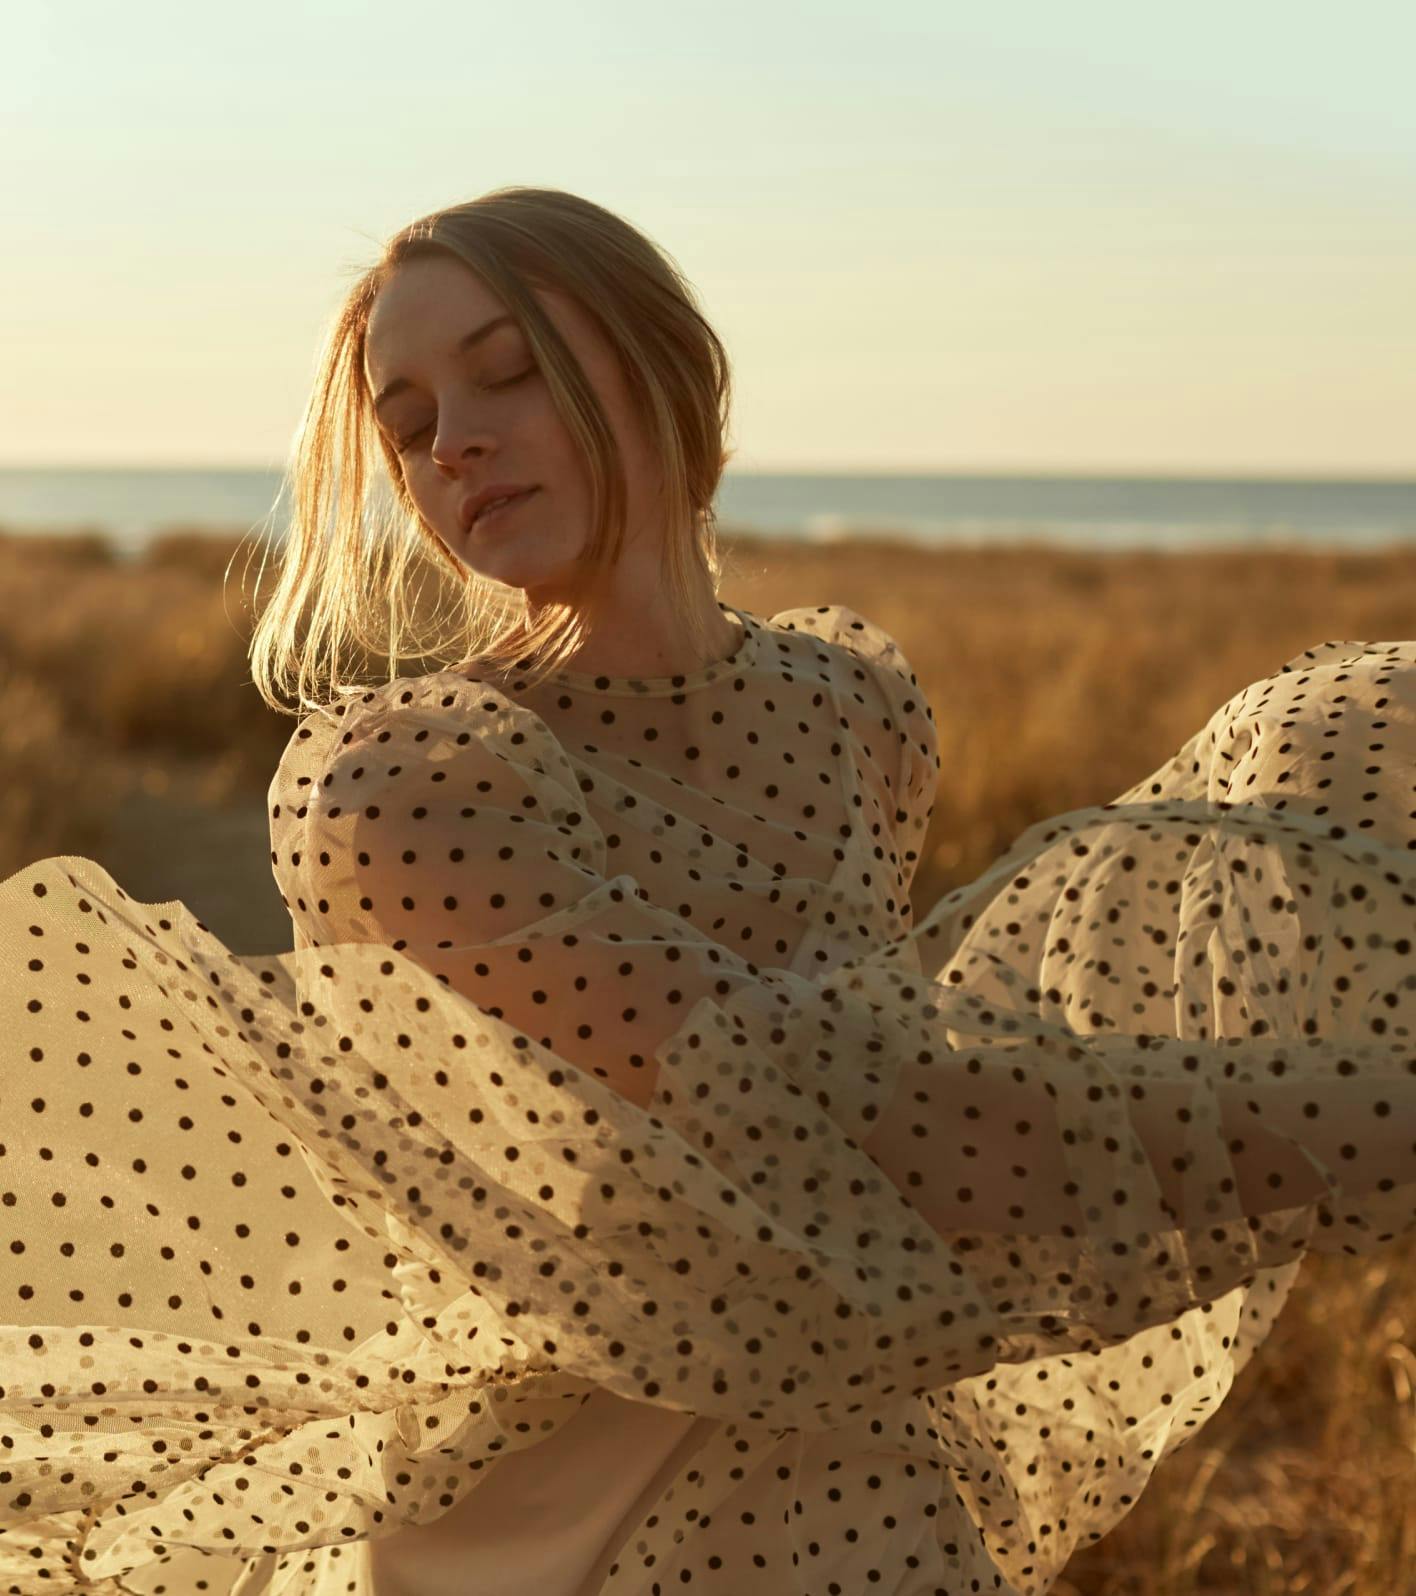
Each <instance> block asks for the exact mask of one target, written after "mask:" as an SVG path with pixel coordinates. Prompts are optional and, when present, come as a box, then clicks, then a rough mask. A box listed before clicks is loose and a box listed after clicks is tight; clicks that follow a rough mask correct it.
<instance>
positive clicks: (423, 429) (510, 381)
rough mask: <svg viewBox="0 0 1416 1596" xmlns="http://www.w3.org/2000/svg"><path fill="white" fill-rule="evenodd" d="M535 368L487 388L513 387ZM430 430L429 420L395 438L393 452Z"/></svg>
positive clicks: (431, 425)
mask: <svg viewBox="0 0 1416 1596" xmlns="http://www.w3.org/2000/svg"><path fill="white" fill-rule="evenodd" d="M535 370H536V367H535V366H528V367H527V368H526V370H525V371H518V372H517V374H516V375H515V376H514V377H506V378H504V379H503V380H502V381H501V382H489V383H488V384H487V386H488V387H489V388H511V387H514V386H515V385H516V384H517V383H518V382H524V381H525V380H526V379H527V378H528V377H529V376H530V375H531V373H532V372H533V371H535ZM432 430H433V424H432V422H431V421H430V422H428V424H427V425H426V426H423V427H419V428H418V430H417V431H416V432H410V433H409V434H408V436H407V437H406V438H395V439H394V440H393V447H394V450H395V452H397V453H398V454H402V453H403V452H404V450H405V449H407V448H408V446H409V445H410V444H414V443H416V442H417V441H418V439H419V438H421V437H423V436H424V434H425V433H429V432H431V431H432Z"/></svg>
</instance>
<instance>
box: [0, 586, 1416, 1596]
mask: <svg viewBox="0 0 1416 1596" xmlns="http://www.w3.org/2000/svg"><path fill="white" fill-rule="evenodd" d="M725 613H727V614H728V615H729V616H730V618H733V619H735V620H736V621H737V622H738V623H739V625H740V627H741V633H740V637H739V640H738V642H737V644H736V647H735V651H734V652H733V654H732V655H731V656H730V657H729V658H726V659H723V660H721V661H718V662H715V663H714V664H712V665H709V666H707V667H705V668H704V669H702V670H700V671H697V672H693V673H690V674H687V675H683V676H677V677H672V678H667V679H655V680H642V679H638V680H637V679H615V678H608V677H603V676H587V675H585V674H582V673H577V672H573V671H566V672H562V673H561V674H560V675H559V676H558V677H556V678H554V679H553V680H551V681H549V682H546V683H543V684H541V685H540V686H538V687H535V688H529V687H527V686H526V684H525V683H524V682H522V683H518V681H517V680H516V679H515V675H514V673H513V675H512V676H511V678H510V679H508V678H506V677H502V678H500V679H498V680H497V681H493V679H492V678H491V677H490V676H489V675H482V674H479V667H478V666H476V665H475V664H471V665H466V666H463V667H462V668H460V669H455V670H446V671H437V672H434V673H432V674H430V675H426V676H421V677H417V678H403V679H399V680H397V681H395V682H393V683H390V684H383V685H380V686H378V687H376V688H373V689H367V690H362V691H359V692H356V693H353V694H350V695H348V696H347V697H345V698H344V699H342V700H341V701H339V702H337V703H335V704H333V705H330V706H327V707H326V708H323V709H320V710H317V711H314V712H312V713H311V714H309V715H307V716H306V717H305V718H304V719H302V720H301V721H300V723H299V725H298V726H297V727H296V729H295V731H294V733H293V735H292V737H291V739H290V743H289V745H288V747H287V749H286V752H285V755H284V756H283V758H282V760H281V763H280V766H279V768H278V770H277V771H276V774H275V777H274V780H273V781H272V783H271V789H270V807H269V813H270V829H271V849H272V851H271V863H272V866H273V869H274V871H275V877H276V880H277V882H278V884H279V886H280V889H281V892H282V893H283V895H284V898H285V901H286V903H287V905H288V907H289V910H290V915H291V922H292V942H293V946H292V948H291V949H290V951H289V952H287V953H282V954H280V955H273V956H258V955H243V954H240V953H238V952H235V951H233V950H232V949H229V948H227V947H225V946H224V945H223V944H222V943H221V942H220V941H219V940H218V939H217V938H216V937H215V936H213V935H212V933H211V932H210V931H209V930H208V929H207V928H206V927H205V926H203V925H202V924H201V922H200V921H198V920H197V919H196V918H195V916H194V915H193V914H192V913H191V912H190V911H189V910H188V909H187V908H186V907H185V906H184V905H183V904H182V903H181V902H171V903H157V904H145V903H139V902H136V901H135V900H134V899H133V898H131V897H130V896H129V895H128V894H127V893H125V892H124V891H123V889H122V887H121V885H120V884H119V883H117V882H115V881H114V880H113V879H112V877H110V876H109V875H107V874H106V873H105V872H104V871H103V869H102V868H101V867H100V866H99V865H97V864H96V863H95V862H93V861H91V860H88V859H82V858H77V857H72V856H66V857H62V858H54V859H44V860H41V861H39V862H38V863H36V864H34V865H32V866H30V867H29V868H27V869H25V870H22V871H20V872H18V873H17V874H15V875H12V876H11V877H10V878H9V879H8V880H7V881H6V882H4V883H3V885H0V972H3V973H2V974H0V1006H2V1007H0V1022H2V1023H3V1028H4V1035H5V1037H6V1043H5V1051H4V1054H3V1057H4V1061H5V1072H4V1076H3V1091H4V1097H3V1113H0V1229H3V1237H0V1242H2V1243H3V1245H0V1258H3V1269H0V1593H3V1592H24V1593H30V1592H40V1591H68V1590H94V1591H100V1592H106V1593H107V1592H111V1593H117V1592H120V1591H124V1592H147V1593H159V1592H165V1593H181V1596H186V1593H188V1592H196V1591H215V1592H223V1593H224V1592H233V1593H235V1596H255V1593H257V1592H260V1593H269V1596H337V1593H338V1596H346V1593H347V1596H401V1593H402V1592H404V1591H405V1590H406V1591H420V1592H423V1593H424V1596H439V1593H440V1592H441V1591H443V1590H448V1591H451V1590H457V1591H458V1592H460V1593H468V1596H473V1593H475V1596H481V1593H482V1592H488V1593H490V1592H496V1593H497V1596H532V1593H533V1592H534V1593H535V1596H599V1593H607V1596H663V1593H667V1592H670V1591H673V1592H679V1591H684V1590H692V1591H701V1592H704V1593H710V1592H717V1593H722V1596H769V1593H770V1596H785V1593H798V1596H860V1593H862V1592H865V1591H880V1592H881V1593H897V1596H906V1593H908V1596H973V1593H977V1592H998V1593H1006V1596H1036V1593H1039V1592H1043V1591H1046V1590H1047V1589H1048V1588H1049V1587H1050V1586H1051V1585H1052V1584H1053V1583H1054V1581H1055V1580H1056V1579H1057V1577H1058V1575H1059V1574H1060V1573H1061V1571H1062V1569H1063V1567H1064V1566H1065V1564H1066V1562H1067V1559H1068V1557H1069V1555H1070V1554H1071V1552H1072V1551H1073V1550H1074V1549H1075V1548H1076V1547H1078V1546H1082V1545H1085V1544H1088V1543H1090V1542H1092V1541H1094V1540H1096V1539H1097V1538H1098V1537H1100V1536H1101V1535H1103V1534H1105V1533H1106V1531H1107V1530H1108V1529H1109V1528H1111V1527H1112V1526H1113V1525H1114V1524H1115V1523H1116V1522H1117V1521H1118V1520H1119V1519H1120V1518H1122V1517H1123V1516H1124V1515H1125V1513H1126V1512H1127V1511H1128V1510H1129V1509H1130V1508H1131V1507H1132V1506H1133V1505H1134V1504H1135V1502H1136V1500H1137V1499H1138V1497H1139V1495H1140V1493H1141V1492H1142V1490H1143V1489H1144V1487H1145V1485H1146V1482H1147V1480H1148V1479H1149V1478H1150V1476H1151V1475H1152V1473H1153V1472H1154V1471H1155V1469H1156V1467H1157V1466H1158V1465H1159V1464H1160V1463H1161V1462H1162V1461H1163V1459H1164V1458H1165V1457H1166V1456H1167V1455H1168V1454H1169V1453H1171V1452H1172V1451H1174V1450H1175V1448H1176V1447H1177V1446H1179V1445H1181V1444H1182V1443H1183V1442H1184V1441H1186V1440H1187V1439H1189V1438H1190V1437H1191V1436H1193V1435H1195V1434H1196V1433H1197V1432H1198V1430H1199V1429H1200V1427H1201V1426H1202V1425H1203V1424H1204V1423H1205V1421H1206V1419H1207V1418H1208V1417H1209V1416H1210V1415H1211V1414H1212V1413H1213V1412H1214V1411H1215V1410H1216V1409H1217V1407H1218V1406H1219V1404H1220V1402H1221V1401H1222V1400H1223V1397H1224V1395H1225V1393H1226V1391H1227V1389H1228V1387H1229V1384H1230V1382H1231V1381H1232V1379H1233V1377H1234V1374H1235V1372H1236V1370H1238V1369H1239V1368H1240V1367H1242V1365H1243V1364H1244V1362H1245V1361H1246V1360H1247V1359H1248V1358H1249V1357H1250V1356H1251V1355H1252V1354H1253V1352H1254V1350H1255V1348H1256V1347H1257V1346H1258V1345H1259V1343H1260V1342H1261V1341H1262V1340H1263V1337H1264V1335H1265V1334H1266V1332H1267V1331H1268V1329H1269V1327H1270V1326H1271V1324H1272V1323H1273V1320H1274V1317H1275V1315H1276V1314H1277V1313H1278V1311H1279V1310H1280V1308H1281V1306H1282V1304H1283V1301H1284V1298H1285V1296H1286V1294H1287V1293H1288V1292H1289V1290H1290V1289H1291V1288H1292V1287H1293V1285H1294V1281H1295V1276H1296V1274H1297V1272H1298V1270H1299V1268H1300V1266H1301V1261H1302V1259H1303V1257H1304V1255H1305V1254H1306V1253H1308V1252H1314V1251H1316V1252H1325V1253H1337V1252H1341V1253H1352V1254H1358V1253H1364V1252H1368V1251H1370V1250H1372V1249H1374V1248H1377V1247H1379V1246H1381V1245H1382V1244H1383V1243H1384V1242H1386V1241H1388V1240H1389V1239H1391V1238H1393V1237H1395V1236H1397V1235H1399V1234H1403V1233H1407V1232H1409V1231H1410V1229H1411V1228H1412V1224H1413V1210H1414V1209H1416V1189H1413V1180H1416V951H1413V944H1414V943H1416V643H1413V642H1395V643H1360V642H1333V643H1324V644H1322V645H1319V646H1317V647H1314V648H1312V649H1309V650H1307V651H1305V652H1304V653H1303V654H1301V655H1299V656H1297V657H1296V658H1294V659H1292V660H1289V661H1288V662H1287V663H1286V664H1284V665H1283V666H1282V667H1281V668H1279V669H1278V670H1276V671H1275V672H1274V674H1273V675H1271V676H1269V677H1266V678H1263V679H1261V680H1259V681H1256V682H1254V683H1252V684H1250V685H1249V686H1248V687H1246V688H1244V689H1243V690H1242V691H1241V692H1239V693H1237V694H1236V695H1235V696H1234V697H1233V698H1232V699H1230V700H1229V701H1228V702H1227V703H1225V704H1223V705H1222V706H1220V707H1219V708H1218V709H1216V711H1215V712H1214V714H1213V715H1212V716H1211V717H1210V719H1209V720H1208V722H1207V723H1206V724H1205V725H1204V726H1203V727H1201V728H1199V729H1198V730H1197V731H1196V732H1195V733H1194V734H1193V735H1192V736H1191V737H1190V738H1189V739H1188V740H1187V741H1186V742H1185V744H1184V746H1183V747H1182V748H1180V749H1179V750H1178V751H1177V753H1176V754H1175V756H1174V757H1173V758H1172V759H1170V760H1168V761H1167V762H1166V763H1165V764H1164V765H1163V766H1162V767H1161V768H1160V769H1159V770H1157V771H1155V772H1154V773H1153V774H1151V775H1150V776H1147V777H1146V778H1145V779H1143V780H1142V781H1140V782H1138V783H1137V784H1136V785H1135V786H1134V787H1132V788H1131V789H1130V790H1129V791H1127V792H1125V793H1123V794H1120V795H1119V796H1118V797H1117V798H1116V799H1115V800H1114V801H1113V802H1111V803H1109V804H1103V805H1096V806H1092V807H1088V808H1084V809H1078V810H1074V811H1069V812H1067V813H1065V814H1059V815H1056V816H1053V817H1051V818H1049V819H1048V820H1046V821H1043V822H1041V823H1039V824H1038V825H1035V826H1033V827H1031V828H1030V829H1029V830H1028V831H1026V832H1025V833H1023V835H1022V836H1021V837H1019V838H1018V839H1017V841H1016V842H1015V843H1014V844H1013V845H1012V847H1011V848H1010V849H1009V850H1008V852H1007V853H1006V854H1005V855H1004V856H1003V857H1001V858H1000V859H999V860H998V861H996V862H995V864H994V865H992V866H991V867H990V868H989V869H988V870H987V871H985V872H984V873H983V874H982V875H981V876H979V877H978V879H977V880H975V881H973V882H971V883H969V884H968V885H966V886H964V887H961V888H959V889H958V890H956V891H954V892H952V893H950V894H949V895H948V896H947V897H945V898H944V899H942V900H941V901H940V902H939V903H938V904H937V905H936V906H935V907H934V908H933V909H932V910H931V911H930V913H929V914H928V915H927V916H924V917H922V919H921V920H920V922H919V923H918V924H915V923H913V921H912V917H911V912H910V900H909V887H910V882H911V879H912V877H913V875H914V872H915V869H916V867H917V865H918V863H919V860H920V856H921V852H922V849H923V845H924V838H925V832H926V827H927V824H928V821H929V817H930V813H931V807H932V803H933V800H934V795H935V791H936V788H937V784H938V782H939V780H940V779H941V770H940V756H939V742H938V737H937V734H936V728H935V720H934V716H933V715H932V714H931V711H930V708H929V706H928V705H927V703H926V702H925V697H924V694H923V693H922V692H921V691H920V688H919V685H918V683H917V682H916V680H915V677H914V675H913V673H912V671H911V669H910V666H909V663H908V662H907V660H906V659H905V658H904V656H903V655H902V653H901V651H900V649H899V648H898V647H897V646H896V644H895V642H894V641H893V640H892V639H891V638H890V637H889V636H888V635H886V633H885V632H884V631H883V630H882V629H881V628H880V627H878V626H875V625H873V624H872V623H871V622H870V621H868V620H867V619H865V618H864V617H862V616H860V615H858V614H856V613H855V612H853V611H852V610H850V609H849V608H846V607H844V606H840V605H831V606H825V607H822V608H812V609H795V610H788V611H786V612H784V613H782V614H778V615H775V616H772V617H771V618H770V619H763V618H759V617H756V616H753V615H751V614H748V613H746V612H744V611H741V610H735V609H730V608H728V607H726V606H725ZM959 690H966V684H959ZM935 712H936V713H939V714H944V715H947V714H948V712H949V705H948V702H947V701H945V702H942V703H938V704H936V705H935ZM943 776H944V779H947V772H944V773H943Z"/></svg>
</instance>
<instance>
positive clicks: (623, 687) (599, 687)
mask: <svg viewBox="0 0 1416 1596" xmlns="http://www.w3.org/2000/svg"><path fill="white" fill-rule="evenodd" d="M718 608H719V609H720V610H722V611H723V613H724V614H726V615H735V616H736V617H737V618H738V620H739V621H740V622H741V623H742V636H741V637H740V638H739V640H738V642H737V644H736V645H735V646H734V648H733V651H732V653H731V654H729V655H728V656H727V657H726V658H725V659H717V660H710V661H709V662H708V663H707V664H706V665H700V666H699V667H698V669H697V670H694V671H686V672H681V673H680V674H679V675H677V676H607V675H605V674H604V673H603V672H600V671H577V670H570V669H565V670H558V671H553V672H552V673H551V674H550V675H549V676H548V677H547V678H546V683H547V685H548V686H549V685H551V684H554V685H556V686H558V687H565V688H568V689H571V690H572V691H574V692H577V693H596V694H608V695H610V696H619V697H631V698H661V697H668V696H669V695H670V694H676V693H692V692H696V691H698V690H699V689H700V688H703V687H707V686H709V685H710V684H711V683H713V682H716V681H718V680H720V679H721V678H722V677H724V676H735V675H738V674H739V673H740V672H742V671H744V670H746V669H747V668H748V666H749V665H751V663H752V662H753V660H754V659H755V658H756V656H757V633H758V623H757V621H756V618H755V617H753V616H751V615H749V614H748V613H747V611H746V610H740V609H738V608H737V606H736V605H733V604H724V603H723V601H722V600H721V599H720V600H719V601H718Z"/></svg>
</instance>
